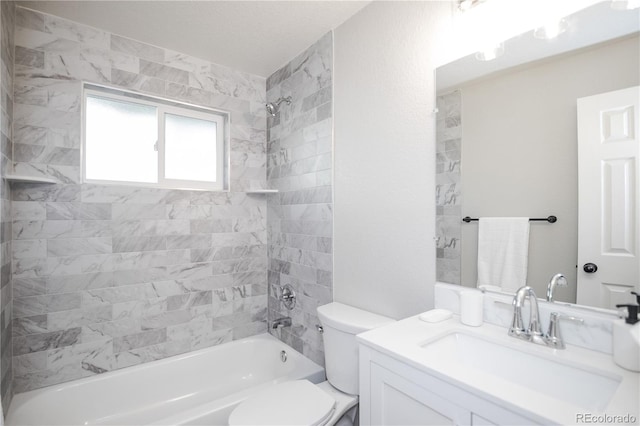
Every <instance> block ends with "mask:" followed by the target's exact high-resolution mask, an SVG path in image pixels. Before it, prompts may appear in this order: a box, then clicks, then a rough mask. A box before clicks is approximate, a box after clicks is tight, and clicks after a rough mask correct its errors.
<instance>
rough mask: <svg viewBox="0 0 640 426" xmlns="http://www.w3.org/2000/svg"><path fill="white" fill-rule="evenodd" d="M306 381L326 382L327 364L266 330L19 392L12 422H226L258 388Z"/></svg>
mask: <svg viewBox="0 0 640 426" xmlns="http://www.w3.org/2000/svg"><path fill="white" fill-rule="evenodd" d="M282 350H284V351H286V353H287V361H286V362H282V361H281V359H280V352H281V351H282ZM303 378H306V379H308V380H310V381H311V382H313V383H319V382H321V381H323V380H324V379H325V378H324V369H323V368H322V367H320V366H319V365H317V364H315V363H314V362H312V361H310V360H309V359H307V358H305V357H303V356H302V355H300V354H299V353H297V352H296V351H295V350H293V349H292V348H290V347H289V346H286V345H285V344H283V343H282V342H280V341H279V340H277V339H276V338H274V337H273V336H271V335H269V334H262V335H259V336H254V337H249V338H246V339H242V340H237V341H234V342H229V343H225V344H223V345H220V346H214V347H212V348H207V349H202V350H199V351H196V352H190V353H188V354H184V355H179V356H174V357H170V358H166V359H163V360H160V361H154V362H149V363H146V364H143V365H140V366H136V367H129V368H124V369H122V370H118V371H113V372H109V373H105V374H100V375H97V376H93V377H89V378H86V379H80V380H75V381H72V382H68V383H63V384H61V385H56V386H50V387H47V388H43V389H37V390H34V391H30V392H25V393H21V394H17V395H16V396H15V397H14V398H13V402H12V403H11V407H10V409H9V412H8V413H7V419H6V424H7V425H10V426H13V425H147V424H153V425H220V424H226V423H227V418H228V416H229V413H230V412H231V410H233V408H234V407H235V406H236V405H238V404H239V403H240V402H242V401H243V400H245V399H246V398H247V397H248V396H249V395H251V394H252V393H253V392H255V391H257V390H259V389H262V388H264V387H266V386H270V385H271V384H274V383H279V382H282V381H285V380H295V379H303Z"/></svg>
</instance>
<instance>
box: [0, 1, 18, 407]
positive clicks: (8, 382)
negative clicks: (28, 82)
mask: <svg viewBox="0 0 640 426" xmlns="http://www.w3.org/2000/svg"><path fill="white" fill-rule="evenodd" d="M14 25H15V3H14V2H10V1H2V2H0V97H1V98H2V101H1V106H0V114H1V115H2V118H1V120H0V122H1V125H0V139H1V140H0V176H4V175H5V174H7V173H8V172H9V169H10V168H11V159H12V155H13V146H12V145H13V142H12V123H13V50H14V44H13V32H14ZM11 278H12V277H11V187H10V186H9V183H8V182H7V181H5V180H4V179H2V181H0V372H1V374H0V396H1V397H2V405H3V407H5V409H6V408H9V404H10V403H11V398H12V396H13V366H12V359H11V354H12V352H13V338H12V337H13V336H12V330H11V308H12V307H13V303H12V299H13V287H12V280H11ZM5 413H6V410H5Z"/></svg>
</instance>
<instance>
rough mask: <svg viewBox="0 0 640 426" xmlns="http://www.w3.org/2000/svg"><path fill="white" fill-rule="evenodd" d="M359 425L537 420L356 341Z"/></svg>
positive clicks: (457, 423) (524, 423)
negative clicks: (358, 362)
mask: <svg viewBox="0 0 640 426" xmlns="http://www.w3.org/2000/svg"><path fill="white" fill-rule="evenodd" d="M360 424H362V425H385V426H392V425H501V424H504V425H519V424H521V425H532V424H539V422H538V421H536V420H533V419H531V418H527V417H523V416H521V415H518V414H516V413H514V412H512V411H509V410H507V409H505V408H503V407H501V406H500V403H499V401H489V400H486V399H483V398H481V397H479V396H477V395H475V394H473V393H472V392H469V391H468V390H464V389H462V388H460V387H458V386H456V385H454V384H451V383H448V382H447V381H445V380H442V379H441V378H437V377H435V376H432V375H429V374H427V373H424V372H423V371H420V370H418V369H415V368H413V367H411V366H410V365H408V364H406V363H404V362H401V361H398V360H396V359H395V358H392V357H390V356H388V355H385V354H383V353H381V352H378V351H376V350H375V349H372V348H371V347H369V346H366V345H363V344H360Z"/></svg>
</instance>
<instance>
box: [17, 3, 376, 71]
mask: <svg viewBox="0 0 640 426" xmlns="http://www.w3.org/2000/svg"><path fill="white" fill-rule="evenodd" d="M19 4H20V5H21V6H24V7H28V8H31V9H36V10H39V11H42V12H46V13H50V14H52V15H57V16H60V17H63V18H67V19H70V20H73V21H76V22H81V23H84V24H86V25H90V26H93V27H97V28H101V29H104V30H107V31H109V32H112V33H115V34H119V35H122V36H125V37H129V38H133V39H136V40H139V41H143V42H145V43H149V44H154V45H157V46H161V47H165V48H168V49H172V50H176V51H178V52H182V53H187V54H189V55H192V56H195V57H198V58H202V59H206V60H208V61H211V62H214V63H217V64H221V65H226V66H229V67H231V68H234V69H237V70H241V71H245V72H248V73H251V74H257V75H260V76H263V77H268V76H269V75H271V74H272V73H273V72H274V71H276V70H277V69H279V68H280V67H282V66H283V65H284V64H286V63H287V62H288V61H290V60H291V59H293V58H294V57H295V56H296V55H297V54H298V53H300V52H302V51H303V50H304V49H306V48H307V47H309V46H310V45H311V44H313V43H314V42H315V41H316V40H318V39H319V38H320V37H321V36H322V35H324V34H325V33H327V32H328V31H330V30H331V29H333V28H335V27H337V26H339V25H340V24H341V23H343V22H344V21H346V20H347V19H349V18H350V17H351V16H353V15H354V14H355V13H357V12H358V11H359V10H360V9H362V8H364V7H365V6H367V5H368V4H369V1H221V0H217V1H213V0H210V1H187V0H182V1H83V0H80V1H20V2H19Z"/></svg>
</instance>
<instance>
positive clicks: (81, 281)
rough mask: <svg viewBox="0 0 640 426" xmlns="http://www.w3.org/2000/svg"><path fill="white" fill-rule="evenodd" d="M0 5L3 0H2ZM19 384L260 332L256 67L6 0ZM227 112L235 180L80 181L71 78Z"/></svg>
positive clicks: (262, 278) (76, 95)
mask: <svg viewBox="0 0 640 426" xmlns="http://www.w3.org/2000/svg"><path fill="white" fill-rule="evenodd" d="M2 3H3V5H4V2H2ZM15 36H16V37H15V39H16V58H15V88H14V90H15V121H14V138H15V151H14V153H15V159H14V160H15V161H16V170H17V171H19V172H23V173H31V174H36V175H43V176H49V177H53V178H55V179H58V180H59V181H60V182H61V183H60V184H56V185H34V184H23V185H15V186H14V191H13V197H12V198H13V220H14V222H13V234H12V235H13V240H14V241H13V267H14V270H13V279H14V291H15V298H14V301H13V305H14V306H13V340H14V349H13V355H14V358H13V363H14V373H15V388H16V391H18V392H22V391H26V390H29V389H35V388H39V387H42V386H47V385H51V384H55V383H60V382H64V381H68V380H72V379H77V378H80V377H85V376H91V375H94V374H98V373H102V372H105V371H110V370H114V369H118V368H122V367H126V366H130V365H135V364H140V363H144V362H147V361H152V360H155V359H159V358H164V357H167V356H171V355H174V354H178V353H181V352H188V351H192V350H195V349H199V348H203V347H206V346H211V345H216V344H219V343H223V342H226V341H229V340H232V339H237V338H242V337H245V336H249V335H253V334H256V333H262V332H265V331H266V310H267V295H266V294H267V286H266V262H267V246H266V236H267V232H266V212H267V207H266V200H265V198H264V196H250V195H247V194H245V193H243V192H241V191H243V190H244V189H246V188H248V187H249V186H251V185H260V184H264V183H265V182H264V180H265V176H266V132H265V127H266V120H265V111H264V102H265V80H264V79H263V78H261V77H257V76H253V75H249V74H245V73H241V72H236V71H234V70H231V69H229V68H226V67H222V66H218V65H215V64H211V63H207V62H205V61H202V60H199V59H197V58H193V57H189V56H187V55H184V54H181V53H179V52H173V51H169V50H166V49H163V48H159V47H155V46H150V45H146V44H143V43H139V42H137V41H135V40H129V39H125V38H122V37H119V36H117V35H114V34H109V33H107V32H104V31H101V30H99V29H95V28H89V27H86V26H83V25H80V24H77V23H74V22H71V21H67V20H63V19H59V18H56V17H53V16H50V15H43V14H40V13H36V12H32V11H29V10H26V9H23V8H18V9H17V26H16V33H15ZM82 80H84V81H89V82H94V83H100V84H106V85H112V86H116V87H120V88H125V89H129V90H135V91H140V92H143V93H149V94H153V95H160V96H163V97H167V98H171V99H177V100H184V101H188V102H191V103H194V104H198V105H203V106H209V107H216V108H220V109H224V110H228V111H230V113H231V123H232V124H231V153H230V154H231V177H230V180H231V189H232V191H231V192H228V193H225V192H198V191H177V190H162V189H143V188H135V187H124V186H101V185H88V184H81V183H80V181H79V176H80V173H79V172H80V163H79V161H80V150H79V149H80V124H81V123H80V105H81V99H80V94H81V81H82Z"/></svg>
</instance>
